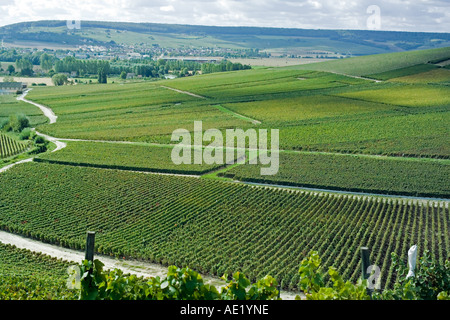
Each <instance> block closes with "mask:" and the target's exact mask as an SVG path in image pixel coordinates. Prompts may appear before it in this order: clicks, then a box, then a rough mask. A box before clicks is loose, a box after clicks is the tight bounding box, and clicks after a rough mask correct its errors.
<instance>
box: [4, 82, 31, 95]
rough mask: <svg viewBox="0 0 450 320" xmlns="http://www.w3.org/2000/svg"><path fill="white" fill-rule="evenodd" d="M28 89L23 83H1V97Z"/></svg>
mask: <svg viewBox="0 0 450 320" xmlns="http://www.w3.org/2000/svg"><path fill="white" fill-rule="evenodd" d="M26 88H27V84H26V83H22V82H0V95H4V94H15V93H17V92H18V91H22V90H23V89H26Z"/></svg>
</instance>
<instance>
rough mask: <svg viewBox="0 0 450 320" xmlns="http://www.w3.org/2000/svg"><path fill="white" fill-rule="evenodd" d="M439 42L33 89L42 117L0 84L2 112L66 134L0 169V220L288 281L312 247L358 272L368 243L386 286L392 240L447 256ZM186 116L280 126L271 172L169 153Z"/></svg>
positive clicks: (448, 192)
mask: <svg viewBox="0 0 450 320" xmlns="http://www.w3.org/2000/svg"><path fill="white" fill-rule="evenodd" d="M449 56H450V51H449V48H443V49H436V50H431V51H417V52H416V51H411V52H406V53H395V54H387V55H376V56H370V57H360V58H354V59H341V60H339V61H334V62H327V63H317V64H311V65H307V66H295V67H286V68H258V69H252V70H245V71H238V72H223V73H217V74H208V75H198V76H194V77H187V78H179V79H175V80H164V81H152V82H140V83H137V82H135V83H124V84H119V83H116V84H105V85H98V84H93V85H75V86H62V87H51V88H50V87H40V88H35V89H33V90H32V91H31V92H30V93H29V95H28V96H27V99H29V100H32V101H35V102H37V103H40V104H43V105H46V106H48V107H50V108H51V109H52V110H53V111H54V112H55V114H56V115H57V116H58V119H57V122H56V123H54V124H51V125H50V124H48V120H47V119H46V118H45V117H44V116H43V115H42V113H41V112H40V111H39V110H38V109H37V108H36V107H34V106H32V105H28V104H25V103H23V102H18V101H17V100H15V97H8V98H2V97H0V99H3V100H0V101H1V102H2V103H1V105H0V121H1V120H2V119H3V118H5V119H6V118H7V117H9V115H11V114H17V113H23V114H26V115H28V116H29V117H30V119H31V122H32V126H35V127H36V129H37V131H39V132H41V133H45V134H48V135H50V136H53V137H57V138H58V139H62V141H64V142H67V147H66V148H63V149H62V150H59V151H57V152H53V153H46V154H42V155H39V156H37V158H36V159H35V161H34V162H32V163H25V164H21V165H18V166H15V167H13V168H11V169H10V170H8V171H6V172H4V173H1V174H0V185H1V188H0V213H1V214H0V229H2V230H4V231H8V232H12V233H16V234H21V235H24V236H26V237H30V238H33V239H36V240H40V241H44V242H48V243H53V244H58V245H60V246H62V247H66V248H72V249H77V250H83V249H84V246H85V241H86V238H85V235H86V231H88V230H89V231H91V230H92V231H95V232H96V252H97V253H98V254H105V255H110V256H115V257H119V258H121V259H123V258H124V257H125V258H130V259H142V260H145V261H150V262H154V263H159V264H162V265H164V266H168V265H177V266H189V267H190V268H192V269H194V270H196V271H198V272H201V273H202V274H209V275H213V276H222V275H223V274H224V273H228V274H231V273H234V272H236V271H241V272H243V273H244V274H246V275H248V276H249V278H250V279H251V280H252V281H253V280H256V279H260V278H262V277H264V276H266V275H267V274H270V275H272V276H274V277H275V278H276V279H277V280H278V281H279V283H280V284H281V285H282V287H283V288H284V289H291V290H298V289H299V280H300V279H299V274H298V270H299V265H300V262H301V261H302V259H303V258H305V257H306V256H307V255H308V254H309V252H310V251H311V250H317V251H318V252H319V254H320V256H321V257H322V259H323V268H324V270H325V269H327V268H328V267H329V266H332V265H333V266H335V267H337V269H338V271H339V272H340V273H341V274H342V275H343V277H344V279H349V280H351V281H353V282H356V280H357V279H358V278H359V277H360V274H361V265H360V252H359V248H360V247H361V246H366V247H369V248H370V252H371V256H370V261H371V263H372V264H375V265H377V266H379V267H380V269H381V275H382V288H388V287H392V285H393V284H394V282H395V280H396V273H395V270H394V269H393V266H392V265H391V253H392V252H395V253H396V254H398V255H399V256H401V257H403V258H406V257H407V252H408V249H409V248H410V247H411V246H412V245H414V244H416V245H418V248H419V252H418V256H421V255H422V254H423V253H424V251H425V250H429V251H430V252H431V254H432V256H433V257H434V258H435V259H437V261H438V262H439V263H440V264H444V262H445V261H446V260H447V259H448V258H449V257H450V233H449V229H448V227H449V224H450V212H449V209H448V201H446V200H442V201H441V200H437V199H435V198H439V199H448V198H449V197H450V189H449V184H448V181H449V177H450V160H449V159H450V143H449V142H450V140H449V137H450V130H449V128H450V127H449V126H448V123H449V122H450V110H449V107H450V99H449V97H450V87H449V86H448V83H449V77H448V75H449V74H448V69H446V68H442V67H439V66H438V65H436V64H435V63H437V62H438V61H440V60H443V59H447V58H448V57H449ZM336 73H345V74H347V75H344V74H336ZM352 75H353V76H359V75H364V76H367V77H370V78H373V79H375V78H376V79H380V80H382V81H381V82H376V81H373V79H365V78H358V77H352ZM177 90H178V91H177ZM180 90H181V91H182V92H180ZM194 121H202V125H203V128H202V130H203V131H205V130H207V129H212V128H215V129H218V130H220V131H221V132H222V133H223V132H224V131H225V130H227V129H237V128H239V129H243V130H246V129H255V130H259V129H269V130H270V129H278V130H279V133H280V141H279V142H280V149H281V150H280V153H279V154H280V164H279V171H278V174H276V175H274V176H262V175H261V172H260V168H261V166H264V167H265V165H261V164H260V165H248V164H243V165H229V164H227V165H221V164H214V165H206V164H202V165H187V164H186V165H176V164H174V163H173V162H172V159H171V154H172V149H173V148H172V147H173V146H174V144H175V143H178V142H175V141H171V136H172V133H173V131H174V130H176V129H187V130H188V131H189V132H190V133H193V130H194ZM0 136H2V134H0ZM71 139H72V140H71ZM74 139H75V140H76V139H78V141H74ZM80 139H84V140H86V141H80ZM202 143H203V146H205V145H207V144H209V142H207V141H203V142H202ZM3 144H4V145H6V144H5V143H3ZM0 150H1V149H0ZM197 150H199V146H197ZM197 152H198V151H197ZM246 154H247V155H250V152H248V153H246ZM247 160H248V159H247ZM106 169H108V170H106ZM132 171H142V172H132ZM146 173H161V174H146ZM162 173H171V175H166V174H162ZM183 175H196V176H200V178H199V177H190V176H183ZM249 182H253V183H249ZM254 183H257V184H259V185H254ZM267 184H272V186H268V185H267ZM274 184H276V185H281V186H273V185H274ZM293 186H295V187H297V188H290V187H293ZM302 187H303V188H315V189H322V190H318V191H304V190H303V191H302ZM323 189H326V190H333V191H341V192H334V193H333V192H330V191H324V190H323ZM350 192H357V193H364V194H360V195H350V194H348V193H350ZM346 193H347V194H346ZM367 193H374V194H375V195H367ZM381 195H384V196H381ZM389 195H390V196H389ZM407 196H408V197H413V198H412V199H410V198H408V199H406V198H401V197H407ZM414 197H415V198H416V199H414ZM417 198H418V199H417ZM427 198H433V199H428V200H427ZM1 250H2V247H1V246H0V257H2V256H1V255H2V253H1V252H2V251H1ZM13 251H14V250H12V251H11V252H10V253H8V255H15V254H16V253H15V252H16V251H14V252H13ZM3 254H5V253H3ZM9 259H10V260H11V261H13V262H14V261H16V260H18V259H19V258H14V257H12V258H9ZM33 259H34V258H30V261H32V262H30V266H31V267H30V268H31V270H33V269H37V270H38V271H39V268H40V267H38V266H37V265H40V263H39V262H34V261H35V260H33ZM19 260H20V259H19ZM22 260H24V261H25V259H22ZM36 261H37V260H36ZM46 263H47V262H44V261H43V262H42V266H45V265H46ZM3 265H6V264H5V263H4V264H3ZM5 268H6V267H4V268H3V269H5ZM42 268H44V267H42ZM52 268H53V267H49V270H51V269H52ZM1 270H2V264H1V262H0V271H1ZM19 270H20V268H19ZM38 271H36V272H38ZM14 279H15V278H14ZM43 279H46V276H45V275H43ZM0 280H1V279H0ZM8 281H12V280H8ZM49 281H53V280H51V279H50V280H49ZM54 281H58V280H57V279H56V278H55V280H54ZM53 283H56V282H53ZM51 287H52V288H53V287H54V284H52V285H51ZM0 288H1V284H0ZM0 292H1V290H0Z"/></svg>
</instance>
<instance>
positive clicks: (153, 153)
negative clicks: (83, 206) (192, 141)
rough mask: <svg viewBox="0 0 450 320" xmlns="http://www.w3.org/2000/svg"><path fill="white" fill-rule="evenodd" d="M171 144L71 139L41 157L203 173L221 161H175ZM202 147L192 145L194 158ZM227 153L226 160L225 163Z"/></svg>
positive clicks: (134, 168)
mask: <svg viewBox="0 0 450 320" xmlns="http://www.w3.org/2000/svg"><path fill="white" fill-rule="evenodd" d="M172 149H173V148H172V147H168V146H152V145H148V144H141V145H140V144H119V143H100V142H78V141H70V142H68V146H67V147H66V148H64V149H63V150H61V151H59V152H56V153H50V154H45V155H42V156H40V157H39V159H38V160H40V161H46V162H56V163H60V164H69V165H76V166H86V167H98V168H107V169H121V170H132V171H146V172H161V173H183V174H203V173H207V172H210V171H212V170H217V169H219V168H220V167H221V165H217V164H213V165H207V164H202V165H196V164H180V165H176V164H174V163H173V162H172V159H171V154H172ZM202 152H203V150H200V149H198V148H193V149H192V150H191V159H194V157H195V154H196V153H202ZM225 161H226V160H225V153H224V163H225Z"/></svg>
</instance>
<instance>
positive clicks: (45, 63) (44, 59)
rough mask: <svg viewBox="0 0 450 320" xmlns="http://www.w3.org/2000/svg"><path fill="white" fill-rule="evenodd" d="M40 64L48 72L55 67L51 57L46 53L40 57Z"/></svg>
mask: <svg viewBox="0 0 450 320" xmlns="http://www.w3.org/2000/svg"><path fill="white" fill-rule="evenodd" d="M40 62H41V68H42V70H44V71H48V70H50V69H51V68H52V67H53V62H52V59H51V57H50V56H49V55H48V54H46V53H44V54H43V55H41V57H40Z"/></svg>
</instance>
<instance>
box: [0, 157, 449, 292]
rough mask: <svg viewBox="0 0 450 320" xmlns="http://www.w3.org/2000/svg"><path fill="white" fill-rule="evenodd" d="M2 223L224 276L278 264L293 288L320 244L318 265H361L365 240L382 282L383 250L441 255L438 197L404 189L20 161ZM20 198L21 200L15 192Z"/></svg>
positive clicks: (385, 281)
mask: <svg viewBox="0 0 450 320" xmlns="http://www.w3.org/2000/svg"><path fill="white" fill-rule="evenodd" d="M0 184H1V185H2V186H6V187H5V188H1V190H0V199H1V200H0V212H1V215H0V227H1V228H2V229H3V230H5V231H9V232H13V233H17V234H22V235H25V236H28V237H31V238H34V239H37V240H40V241H44V242H49V243H53V244H58V245H62V246H65V247H68V248H72V249H83V248H84V245H85V233H86V231H87V230H93V231H96V232H97V237H96V250H97V251H98V252H99V253H103V254H107V255H112V256H117V257H130V258H138V259H144V260H147V261H150V262H154V263H160V264H162V265H164V266H167V265H173V264H175V265H179V266H184V265H189V266H190V267H191V268H193V269H195V270H198V271H199V272H201V273H204V274H211V275H215V276H221V275H223V274H224V273H228V274H231V273H232V272H235V271H242V272H244V273H246V274H247V275H248V276H249V277H250V278H252V279H256V278H260V277H261V276H264V275H266V274H271V275H272V276H275V277H276V278H277V279H278V280H279V281H280V283H281V284H282V286H283V288H285V289H298V281H299V278H298V273H297V272H298V267H299V265H300V262H301V260H302V259H303V258H304V257H305V256H306V255H307V254H308V253H309V252H310V251H311V250H317V251H319V253H320V255H321V257H322V259H323V262H324V264H323V268H324V270H326V269H327V268H328V267H329V266H331V265H333V266H336V267H337V268H338V270H339V271H340V272H342V273H343V274H344V275H345V277H348V278H350V279H351V280H352V281H356V280H357V278H358V277H359V275H360V265H359V263H360V258H359V248H360V247H361V246H368V247H369V248H370V250H371V257H370V259H371V262H372V263H374V264H376V265H377V266H379V267H380V268H381V275H382V286H383V287H386V286H390V285H392V283H393V282H394V281H395V274H394V272H393V270H392V268H391V258H390V254H391V252H395V253H397V254H399V255H400V256H401V257H403V258H406V256H407V251H408V249H409V248H410V247H411V246H412V245H414V244H417V245H418V247H419V255H421V254H422V253H423V252H424V250H426V249H428V250H430V251H431V253H432V254H433V256H434V257H435V258H436V259H438V260H439V261H440V262H443V261H444V260H446V259H448V258H449V257H450V247H449V236H450V235H449V230H448V226H449V217H450V216H449V209H448V207H445V206H444V204H445V203H444V202H442V203H438V205H437V206H436V205H435V203H431V202H430V203H427V202H423V201H421V202H419V201H417V202H416V201H402V200H394V199H384V198H373V197H354V196H343V195H333V194H321V195H316V194H314V193H309V192H299V191H295V190H282V189H271V188H262V187H256V186H249V185H242V184H234V183H227V182H220V181H213V180H206V179H193V178H187V177H171V176H159V175H142V174H137V173H132V172H123V171H115V170H101V169H94V168H78V167H71V166H63V165H54V164H44V163H39V164H36V163H29V164H23V165H21V166H18V167H15V168H13V169H11V170H9V171H7V172H5V173H4V174H2V175H1V176H0ZM23 199H27V201H22V200H23Z"/></svg>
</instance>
